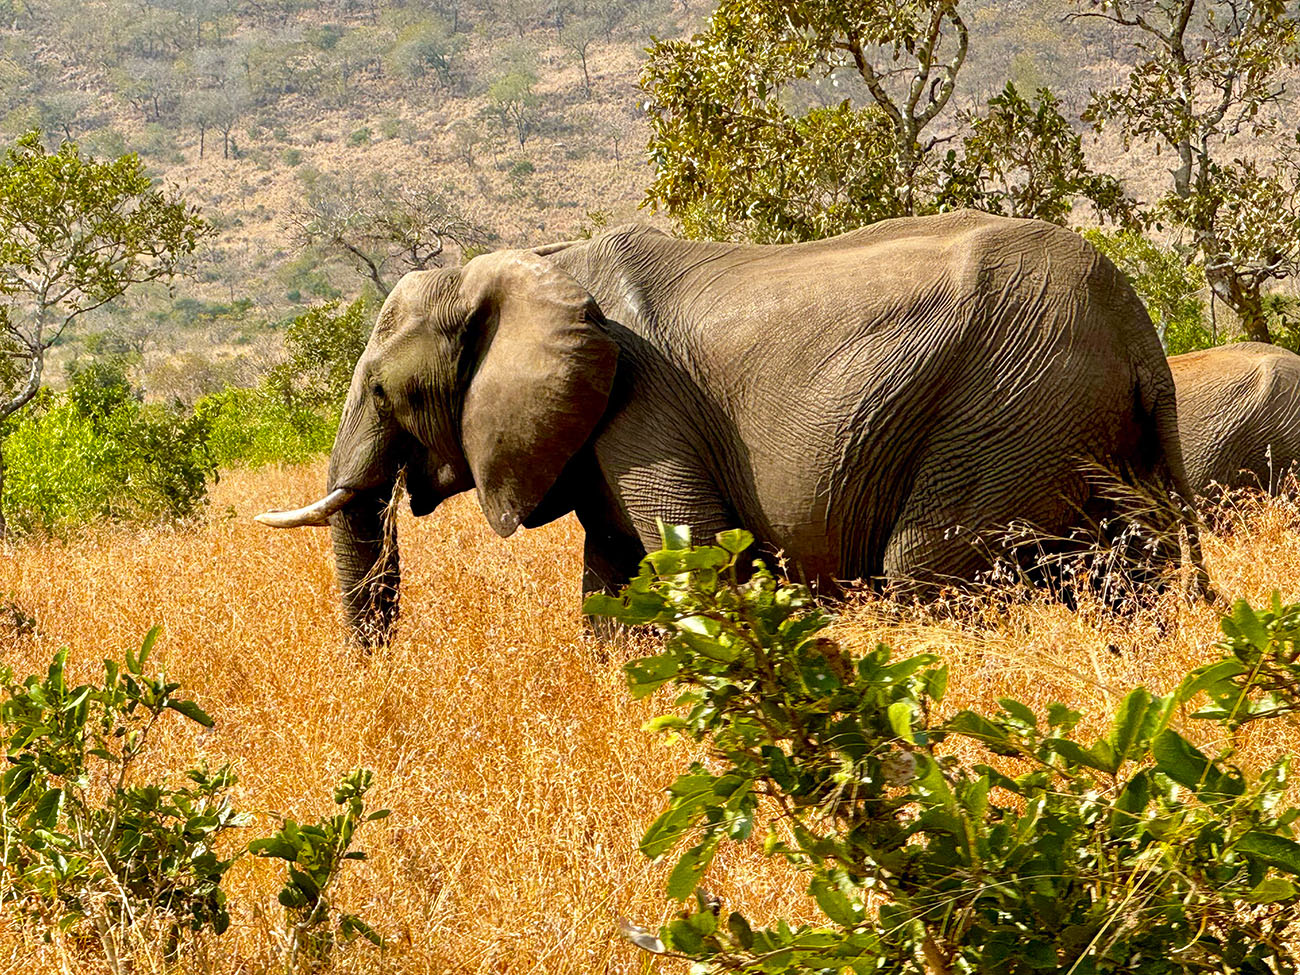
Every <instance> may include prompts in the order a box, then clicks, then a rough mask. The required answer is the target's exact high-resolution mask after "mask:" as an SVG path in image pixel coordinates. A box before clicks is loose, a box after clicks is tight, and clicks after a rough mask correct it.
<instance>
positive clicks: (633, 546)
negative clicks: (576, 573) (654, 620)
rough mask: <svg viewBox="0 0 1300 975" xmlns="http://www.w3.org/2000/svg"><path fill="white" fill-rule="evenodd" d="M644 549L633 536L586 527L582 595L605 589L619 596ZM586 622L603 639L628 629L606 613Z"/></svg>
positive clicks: (607, 639) (641, 557) (634, 573)
mask: <svg viewBox="0 0 1300 975" xmlns="http://www.w3.org/2000/svg"><path fill="white" fill-rule="evenodd" d="M645 554H646V553H645V549H644V548H642V547H641V543H640V542H639V541H637V540H636V539H634V538H629V537H627V536H623V535H619V534H616V533H611V532H602V531H592V530H591V529H590V528H588V529H587V539H586V542H585V544H584V545H583V550H582V597H583V599H584V600H585V599H586V598H587V597H588V596H590V595H591V594H592V593H598V592H603V593H606V594H608V595H610V596H617V595H618V594H619V593H620V592H622V591H623V588H624V587H625V586H626V585H627V584H628V583H629V582H631V581H632V577H633V576H634V575H636V573H637V569H638V567H639V566H640V564H641V560H642V559H643V558H645ZM587 625H588V626H589V627H591V631H592V633H593V634H594V635H595V636H596V637H597V638H598V639H600V640H605V641H609V640H612V639H615V638H617V637H618V636H619V635H621V634H623V633H624V632H625V630H624V628H623V627H622V626H620V625H619V624H617V623H615V622H614V621H613V620H611V619H609V618H608V617H606V616H588V617H587Z"/></svg>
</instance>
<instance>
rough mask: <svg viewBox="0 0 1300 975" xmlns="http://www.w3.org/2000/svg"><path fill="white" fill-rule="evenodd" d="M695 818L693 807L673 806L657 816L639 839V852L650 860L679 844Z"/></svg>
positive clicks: (688, 805) (694, 808)
mask: <svg viewBox="0 0 1300 975" xmlns="http://www.w3.org/2000/svg"><path fill="white" fill-rule="evenodd" d="M695 816H696V807H695V805H690V804H687V805H682V804H674V805H672V806H670V807H669V808H668V809H667V810H665V811H664V812H663V813H661V814H660V815H659V817H658V818H657V819H655V821H654V822H653V823H651V824H650V828H649V829H647V830H646V831H645V835H644V836H642V837H641V852H642V853H643V854H645V855H646V856H648V857H650V858H651V859H652V860H653V859H654V858H655V857H660V856H663V855H664V854H665V853H667V852H668V851H669V850H671V849H672V848H673V847H674V846H676V845H677V844H678V843H680V842H681V840H682V838H683V837H684V836H685V835H686V832H687V830H688V829H689V828H690V825H691V824H692V823H693V822H694V820H695Z"/></svg>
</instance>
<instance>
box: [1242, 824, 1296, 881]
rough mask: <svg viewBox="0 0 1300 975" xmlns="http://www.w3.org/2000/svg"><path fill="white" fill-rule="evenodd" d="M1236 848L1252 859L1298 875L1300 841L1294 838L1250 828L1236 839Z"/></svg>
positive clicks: (1292, 874)
mask: <svg viewBox="0 0 1300 975" xmlns="http://www.w3.org/2000/svg"><path fill="white" fill-rule="evenodd" d="M1237 849H1238V850H1239V851H1240V852H1242V853H1244V854H1245V855H1246V856H1248V857H1251V858H1252V859H1255V860H1259V861H1261V862H1262V863H1266V864H1268V865H1269V866H1271V867H1277V868H1278V869H1279V870H1285V871H1286V872H1287V873H1289V874H1291V876H1293V877H1300V843H1296V842H1295V840H1290V839H1287V838H1286V837H1285V836H1277V835H1275V834H1273V833H1261V832H1259V831H1257V830H1251V831H1250V832H1249V833H1246V834H1245V835H1244V836H1242V838H1241V839H1239V840H1238V841H1237Z"/></svg>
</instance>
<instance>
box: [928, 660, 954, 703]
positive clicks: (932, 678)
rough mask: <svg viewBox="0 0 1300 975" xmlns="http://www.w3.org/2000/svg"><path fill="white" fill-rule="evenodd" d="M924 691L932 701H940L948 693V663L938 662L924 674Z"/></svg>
mask: <svg viewBox="0 0 1300 975" xmlns="http://www.w3.org/2000/svg"><path fill="white" fill-rule="evenodd" d="M925 693H926V696H927V697H929V698H930V699H931V700H932V701H942V700H943V696H944V695H945V694H946V693H948V665H947V664H940V665H939V666H938V667H935V668H934V669H933V670H931V671H930V672H929V673H928V674H926V675H925Z"/></svg>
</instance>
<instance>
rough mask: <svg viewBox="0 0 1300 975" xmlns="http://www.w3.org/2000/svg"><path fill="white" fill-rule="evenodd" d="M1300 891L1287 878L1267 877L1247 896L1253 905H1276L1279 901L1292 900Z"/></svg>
mask: <svg viewBox="0 0 1300 975" xmlns="http://www.w3.org/2000/svg"><path fill="white" fill-rule="evenodd" d="M1297 893H1300V891H1297V890H1296V886H1295V884H1293V883H1291V881H1289V880H1287V879H1286V878H1285V877H1265V878H1264V879H1263V880H1261V881H1260V882H1259V883H1257V884H1256V885H1255V886H1254V887H1253V888H1251V891H1250V893H1248V894H1247V895H1246V900H1248V901H1250V902H1251V903H1252V904H1276V903H1277V902H1278V901H1287V900H1291V899H1292V898H1294V897H1295V896H1296V894H1297Z"/></svg>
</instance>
